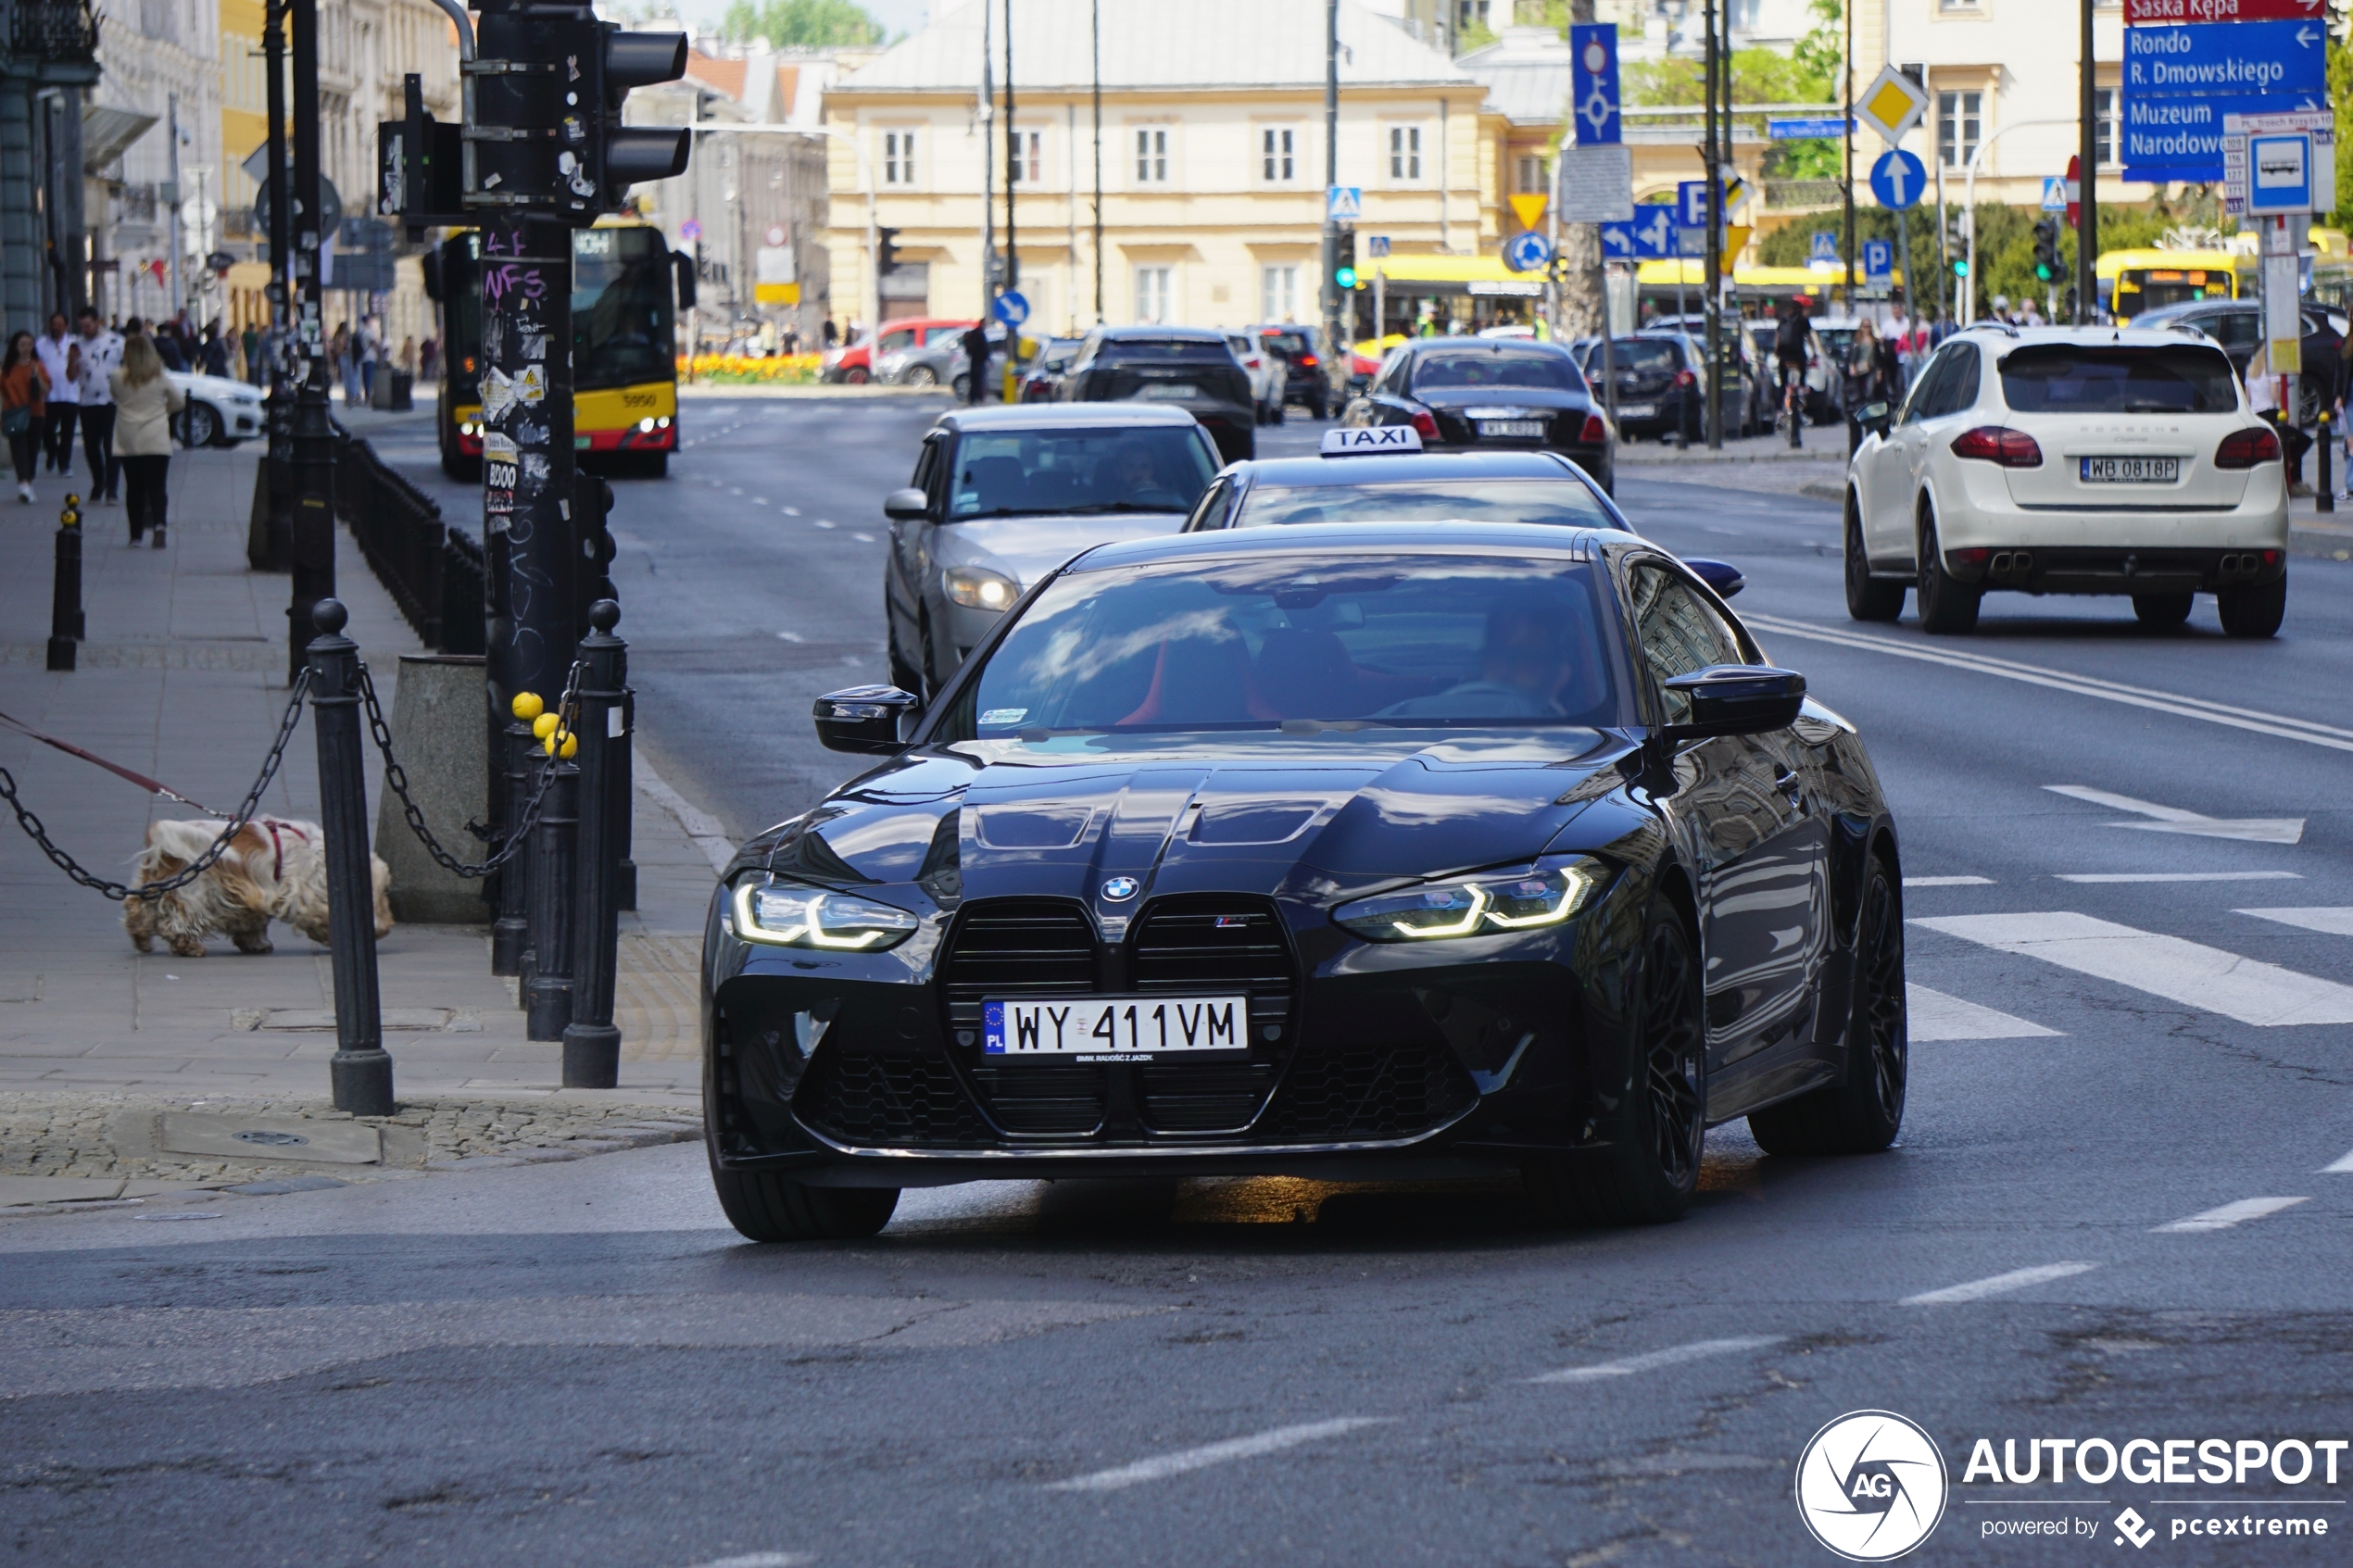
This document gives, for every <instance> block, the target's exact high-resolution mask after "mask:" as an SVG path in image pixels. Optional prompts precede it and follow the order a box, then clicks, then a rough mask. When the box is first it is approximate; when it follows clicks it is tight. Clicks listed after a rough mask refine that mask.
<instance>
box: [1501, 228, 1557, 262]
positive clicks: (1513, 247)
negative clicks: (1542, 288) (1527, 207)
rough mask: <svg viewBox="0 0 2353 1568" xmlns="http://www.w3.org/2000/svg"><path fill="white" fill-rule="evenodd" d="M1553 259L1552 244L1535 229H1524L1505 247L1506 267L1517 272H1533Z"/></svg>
mask: <svg viewBox="0 0 2353 1568" xmlns="http://www.w3.org/2000/svg"><path fill="white" fill-rule="evenodd" d="M1552 259H1553V245H1552V242H1551V241H1549V240H1547V239H1545V238H1544V236H1543V235H1541V234H1540V233H1538V232H1536V231H1535V230H1533V229H1523V230H1521V231H1520V232H1518V233H1516V234H1514V235H1513V236H1512V237H1511V241H1510V243H1509V244H1507V245H1504V266H1506V267H1508V268H1510V269H1511V270H1513V271H1515V272H1533V271H1536V270H1539V269H1541V268H1542V267H1543V266H1545V265H1546V264H1547V263H1549V262H1550V261H1551V260H1552Z"/></svg>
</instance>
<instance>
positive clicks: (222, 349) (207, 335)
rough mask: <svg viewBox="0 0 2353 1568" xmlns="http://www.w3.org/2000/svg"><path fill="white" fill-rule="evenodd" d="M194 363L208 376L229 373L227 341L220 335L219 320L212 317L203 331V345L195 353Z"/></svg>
mask: <svg viewBox="0 0 2353 1568" xmlns="http://www.w3.org/2000/svg"><path fill="white" fill-rule="evenodd" d="M196 362H197V363H198V364H200V365H202V366H203V367H204V373H205V374H206V375H208V376H226V375H227V374H228V373H229V340H228V339H226V338H224V337H222V336H221V335H220V318H219V317H217V316H216V317H214V318H213V319H212V320H211V321H210V322H208V324H207V325H206V327H205V330H204V345H203V346H202V347H201V348H200V349H198V350H197V352H196Z"/></svg>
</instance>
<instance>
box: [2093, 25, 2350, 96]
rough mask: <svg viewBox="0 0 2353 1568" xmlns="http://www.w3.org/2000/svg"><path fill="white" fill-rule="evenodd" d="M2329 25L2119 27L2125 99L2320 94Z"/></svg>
mask: <svg viewBox="0 0 2353 1568" xmlns="http://www.w3.org/2000/svg"><path fill="white" fill-rule="evenodd" d="M2327 42H2328V28H2327V26H2326V25H2325V24H2323V23H2321V22H2317V21H2309V22H2196V23H2192V24H2191V25H2190V26H2187V27H2128V28H2126V29H2125V30H2124V89H2125V91H2126V93H2128V94H2150V95H2157V94H2175V95H2182V96H2196V97H2206V96H2213V95H2218V94H2240V93H2270V94H2279V93H2321V92H2324V91H2325V90H2326V88H2327V85H2328V63H2327V56H2326V55H2325V53H2324V52H2323V51H2324V45H2325V44H2327Z"/></svg>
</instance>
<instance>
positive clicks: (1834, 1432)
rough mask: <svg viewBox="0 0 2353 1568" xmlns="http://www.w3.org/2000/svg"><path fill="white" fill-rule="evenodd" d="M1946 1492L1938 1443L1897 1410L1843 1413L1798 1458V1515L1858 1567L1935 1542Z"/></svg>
mask: <svg viewBox="0 0 2353 1568" xmlns="http://www.w3.org/2000/svg"><path fill="white" fill-rule="evenodd" d="M1945 1492H1946V1481H1945V1475H1944V1454H1943V1453H1942V1452H1940V1451H1939V1450H1938V1449H1937V1447H1936V1440H1935V1439H1934V1438H1932V1437H1931V1436H1929V1435H1928V1433H1927V1432H1926V1431H1925V1430H1924V1429H1922V1428H1921V1427H1920V1425H1919V1424H1918V1423H1917V1422H1914V1421H1911V1420H1909V1419H1907V1418H1906V1417H1904V1416H1900V1415H1897V1414H1896V1413H1895V1412H1894V1411H1850V1412H1849V1413H1847V1414H1845V1415H1843V1416H1840V1417H1839V1418H1838V1419H1837V1420H1836V1421H1833V1422H1831V1424H1829V1425H1827V1426H1825V1427H1823V1428H1822V1429H1821V1430H1820V1431H1819V1432H1817V1433H1815V1434H1814V1436H1813V1440H1812V1441H1810V1442H1808V1443H1807V1444H1806V1451H1805V1452H1804V1453H1802V1454H1800V1455H1799V1456H1798V1459H1797V1515H1798V1517H1799V1518H1800V1519H1803V1520H1804V1521H1805V1522H1806V1529H1808V1530H1810V1531H1812V1532H1813V1535H1814V1538H1815V1539H1816V1540H1818V1541H1819V1542H1821V1543H1822V1544H1823V1545H1824V1546H1826V1547H1828V1548H1829V1549H1831V1550H1832V1551H1834V1552H1836V1553H1837V1554H1838V1555H1839V1556H1841V1557H1843V1558H1845V1559H1846V1560H1847V1561H1849V1562H1889V1561H1891V1560H1892V1559H1894V1558H1898V1557H1901V1556H1903V1555H1904V1554H1905V1553H1906V1552H1907V1551H1909V1550H1911V1549H1913V1548H1914V1547H1916V1546H1918V1545H1919V1544H1920V1543H1921V1542H1922V1541H1924V1540H1926V1539H1928V1537H1929V1536H1930V1535H1931V1533H1932V1532H1933V1531H1934V1530H1935V1529H1936V1524H1937V1521H1938V1520H1940V1519H1942V1518H1944V1499H1945Z"/></svg>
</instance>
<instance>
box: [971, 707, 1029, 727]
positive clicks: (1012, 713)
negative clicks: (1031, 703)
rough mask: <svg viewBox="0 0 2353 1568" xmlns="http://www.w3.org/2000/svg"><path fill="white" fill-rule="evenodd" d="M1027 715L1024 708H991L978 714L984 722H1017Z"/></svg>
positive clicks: (1027, 711) (1027, 710)
mask: <svg viewBox="0 0 2353 1568" xmlns="http://www.w3.org/2000/svg"><path fill="white" fill-rule="evenodd" d="M1028 717H1029V709H1026V708H992V709H989V710H988V712H986V713H984V714H982V715H981V716H980V721H981V722H982V723H984V724H1018V723H1020V722H1021V721H1023V720H1024V719H1026V718H1028Z"/></svg>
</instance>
